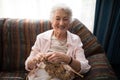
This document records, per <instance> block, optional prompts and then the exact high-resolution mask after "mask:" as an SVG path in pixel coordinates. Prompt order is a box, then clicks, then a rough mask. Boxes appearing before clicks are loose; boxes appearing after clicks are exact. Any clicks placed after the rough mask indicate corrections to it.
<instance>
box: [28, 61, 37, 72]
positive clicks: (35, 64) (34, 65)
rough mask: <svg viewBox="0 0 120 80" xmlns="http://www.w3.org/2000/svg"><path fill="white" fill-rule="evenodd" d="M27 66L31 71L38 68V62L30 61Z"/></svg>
mask: <svg viewBox="0 0 120 80" xmlns="http://www.w3.org/2000/svg"><path fill="white" fill-rule="evenodd" d="M27 66H28V69H29V70H33V69H35V68H36V67H37V60H36V59H32V60H29V62H28V64H27Z"/></svg>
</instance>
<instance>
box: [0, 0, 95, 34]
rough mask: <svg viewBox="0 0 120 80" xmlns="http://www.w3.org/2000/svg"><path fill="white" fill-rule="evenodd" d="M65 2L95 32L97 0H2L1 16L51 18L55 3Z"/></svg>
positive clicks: (0, 3)
mask: <svg viewBox="0 0 120 80" xmlns="http://www.w3.org/2000/svg"><path fill="white" fill-rule="evenodd" d="M58 3H65V4H66V5H68V6H69V7H70V8H71V9H72V11H73V18H78V19H79V20H80V21H81V22H82V23H83V24H85V25H86V26H87V27H88V29H89V30H90V31H91V32H93V24H94V13H95V3H96V0H0V15H1V16H0V18H30V19H49V14H50V10H51V8H52V6H53V5H55V4H58Z"/></svg>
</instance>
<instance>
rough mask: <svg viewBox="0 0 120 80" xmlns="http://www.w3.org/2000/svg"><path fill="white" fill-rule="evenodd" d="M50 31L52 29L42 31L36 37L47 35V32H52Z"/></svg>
mask: <svg viewBox="0 0 120 80" xmlns="http://www.w3.org/2000/svg"><path fill="white" fill-rule="evenodd" d="M52 31H53V30H47V31H44V32H42V33H40V34H38V35H37V37H42V36H48V34H49V35H50V34H52Z"/></svg>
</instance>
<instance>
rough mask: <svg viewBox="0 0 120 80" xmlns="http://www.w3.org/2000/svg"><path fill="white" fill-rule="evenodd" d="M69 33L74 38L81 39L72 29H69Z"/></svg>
mask: <svg viewBox="0 0 120 80" xmlns="http://www.w3.org/2000/svg"><path fill="white" fill-rule="evenodd" d="M68 35H70V36H71V38H72V39H80V37H79V36H78V35H77V34H74V33H71V32H70V31H68Z"/></svg>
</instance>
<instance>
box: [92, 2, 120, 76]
mask: <svg viewBox="0 0 120 80" xmlns="http://www.w3.org/2000/svg"><path fill="white" fill-rule="evenodd" d="M93 33H94V35H95V36H96V37H97V38H98V41H99V42H100V43H101V44H102V46H103V48H104V49H105V51H106V55H107V57H108V60H109V61H110V63H111V65H112V67H113V69H114V70H115V72H116V74H117V75H118V76H120V0H97V1H96V12H95V24H94V32H93Z"/></svg>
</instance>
